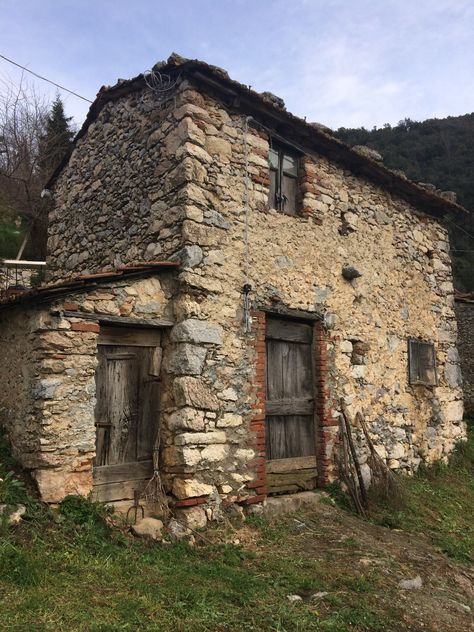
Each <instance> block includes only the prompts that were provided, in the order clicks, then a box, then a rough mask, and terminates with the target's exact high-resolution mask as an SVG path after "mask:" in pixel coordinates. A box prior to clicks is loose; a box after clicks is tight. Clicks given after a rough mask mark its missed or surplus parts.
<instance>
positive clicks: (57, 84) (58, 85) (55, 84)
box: [0, 53, 93, 103]
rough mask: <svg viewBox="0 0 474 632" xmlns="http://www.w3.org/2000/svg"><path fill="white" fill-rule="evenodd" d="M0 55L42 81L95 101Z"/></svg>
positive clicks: (79, 97) (76, 95)
mask: <svg viewBox="0 0 474 632" xmlns="http://www.w3.org/2000/svg"><path fill="white" fill-rule="evenodd" d="M0 57H1V58H2V59H4V60H5V61H7V62H8V63H9V64H13V65H14V66H17V67H18V68H21V69H22V70H25V71H26V72H29V73H30V75H33V76H34V77H37V78H38V79H41V80H42V81H46V82H48V83H50V84H51V85H53V86H56V88H60V89H61V90H65V91H66V92H69V94H72V95H74V96H75V97H77V98H78V99H82V100H83V101H87V103H93V101H91V100H90V99H86V97H83V96H81V95H80V94H78V93H77V92H74V91H73V90H69V89H68V88H65V87H64V86H61V85H60V84H59V83H56V82H54V81H51V79H47V78H46V77H43V76H42V75H38V73H36V72H33V71H32V70H30V69H29V68H26V66H22V65H21V64H18V63H17V62H16V61H13V60H12V59H8V57H5V55H2V54H1V53H0Z"/></svg>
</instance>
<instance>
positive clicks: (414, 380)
mask: <svg viewBox="0 0 474 632" xmlns="http://www.w3.org/2000/svg"><path fill="white" fill-rule="evenodd" d="M422 346H423V347H425V348H429V349H430V351H431V364H430V365H429V366H420V357H421V356H420V354H419V352H418V349H420V347H422ZM415 349H416V350H417V351H415ZM430 370H431V371H432V372H433V378H432V379H431V380H430V379H429V378H428V377H427V371H430ZM408 382H409V384H410V385H412V386H438V372H437V369H436V348H435V345H434V343H433V342H429V341H426V340H420V339H417V338H409V339H408Z"/></svg>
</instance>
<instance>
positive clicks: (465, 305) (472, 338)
mask: <svg viewBox="0 0 474 632" xmlns="http://www.w3.org/2000/svg"><path fill="white" fill-rule="evenodd" d="M456 317H457V321H458V337H459V341H458V348H459V355H460V358H461V371H462V377H463V391H464V407H465V409H466V411H467V412H473V411H474V298H473V296H472V295H471V296H469V298H467V299H461V298H459V299H456Z"/></svg>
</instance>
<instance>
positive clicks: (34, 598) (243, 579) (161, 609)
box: [0, 434, 474, 632]
mask: <svg viewBox="0 0 474 632" xmlns="http://www.w3.org/2000/svg"><path fill="white" fill-rule="evenodd" d="M473 457H474V445H473V437H472V434H471V437H470V442H469V443H468V444H466V445H465V446H463V447H461V448H460V449H459V450H458V452H457V453H456V456H455V457H454V458H453V460H452V463H451V464H450V465H449V466H447V467H436V468H433V469H431V470H429V471H424V472H421V473H420V474H418V475H417V476H416V477H414V478H412V479H406V485H407V489H408V492H407V498H408V500H407V504H406V506H404V507H403V508H401V509H396V510H395V509H393V508H391V507H389V506H386V507H382V508H380V509H379V510H378V513H377V514H374V517H373V519H374V520H376V521H378V522H379V523H380V524H390V526H401V527H403V528H404V529H408V530H412V531H422V532H428V533H429V535H430V537H432V539H433V540H434V541H435V542H436V543H437V544H438V545H439V546H440V547H441V548H443V550H445V551H446V552H447V553H448V554H449V555H451V556H453V557H455V558H456V559H460V560H464V561H466V560H469V559H470V556H471V555H472V525H473V524H474V520H473V518H474V516H473V514H472V512H473V504H474V503H473V500H474V470H473V463H474V459H473ZM9 459H10V460H9ZM6 462H8V466H7V467H6V466H5V463H6ZM2 463H3V465H2ZM13 466H14V464H13V462H12V461H11V457H10V456H9V455H8V453H7V451H6V448H5V445H4V443H1V441H0V477H3V478H4V480H5V474H6V472H7V471H10V469H11V467H13ZM2 475H3V476H2ZM13 480H16V479H14V477H11V476H10V477H9V481H10V482H8V483H7V484H6V487H5V490H6V492H4V493H6V494H7V495H8V497H9V498H10V499H11V500H12V501H14V502H18V501H19V499H20V498H21V499H22V500H23V501H24V503H25V504H26V505H27V507H28V514H27V520H26V521H24V522H23V523H22V524H21V525H19V526H18V527H16V528H14V529H9V530H6V529H5V530H3V531H2V532H1V533H0V629H1V630H19V631H23V630H35V631H36V630H40V631H43V630H45V631H48V630H58V629H59V630H72V631H75V630H80V631H82V630H94V631H95V630H98V631H104V632H106V631H109V630H110V631H114V632H115V631H116V630H137V629H140V630H158V631H160V632H167V631H168V630H169V631H173V632H181V631H183V632H188V631H192V632H195V631H196V632H200V631H203V632H204V631H213V632H224V631H225V632H227V631H235V632H246V631H251V630H252V631H253V630H262V631H269V632H272V631H291V632H293V631H295V632H298V631H303V630H304V631H306V630H315V631H330V632H347V631H348V630H354V631H356V632H357V631H358V632H377V631H386V632H391V631H392V630H393V631H395V630H399V629H408V628H407V627H404V624H403V621H404V619H403V616H404V614H403V608H404V606H403V604H398V605H397V603H396V600H393V601H392V600H390V599H388V600H385V601H383V600H382V599H380V596H381V595H384V594H385V591H386V590H387V589H388V584H387V575H384V574H383V573H380V572H378V571H377V569H375V568H366V567H363V566H361V567H358V566H357V564H351V563H348V562H347V560H349V559H354V560H357V559H358V558H359V557H360V555H361V553H360V552H359V551H358V549H359V542H358V539H355V538H354V537H352V536H350V535H345V536H344V538H343V539H342V540H339V541H338V542H339V544H338V545H337V546H338V548H339V549H342V550H343V554H342V555H343V556H342V557H341V560H342V563H341V561H340V562H339V564H337V563H335V558H334V553H333V552H331V549H330V547H329V548H328V550H327V551H326V550H325V549H324V548H319V545H318V547H317V548H316V549H315V551H316V553H315V552H314V551H313V550H312V549H311V550H310V552H309V553H308V552H305V551H304V549H302V548H301V547H300V546H295V545H296V544H298V543H299V542H301V540H300V535H301V534H300V531H298V523H297V521H294V520H291V519H288V520H280V521H278V522H274V523H271V524H270V523H268V522H267V521H266V520H264V519H262V518H259V517H253V518H251V519H249V521H248V523H247V528H248V529H249V531H250V532H251V533H252V537H253V538H254V540H253V542H254V544H253V545H247V546H241V545H231V544H208V543H206V544H203V543H202V542H201V543H199V542H198V544H199V545H198V546H196V547H191V546H189V545H187V544H183V543H174V544H168V545H166V544H160V545H156V544H151V543H147V542H143V541H139V540H134V539H132V538H131V537H130V536H129V535H128V534H127V533H126V532H125V531H122V530H120V529H116V528H111V527H110V526H109V523H110V520H109V515H108V513H107V512H106V510H105V509H104V507H103V506H102V505H100V504H97V503H90V502H88V501H85V500H84V499H81V498H78V497H69V498H67V499H66V500H65V501H64V502H63V503H62V505H61V506H60V508H59V509H58V511H57V512H55V513H52V512H51V511H49V510H47V509H45V508H44V507H43V506H42V505H41V504H40V503H38V502H37V501H35V500H34V499H32V498H30V497H29V496H28V494H27V487H25V486H24V485H23V486H20V487H18V486H16V485H15V484H13V483H12V481H13ZM0 502H1V501H0ZM336 519H337V517H336ZM341 519H343V518H341ZM300 524H302V523H300ZM372 528H374V527H372ZM219 529H221V527H218V530H219ZM209 537H211V534H209ZM304 537H306V538H309V539H310V540H311V534H309V535H308V532H307V534H306V536H304ZM322 542H324V540H322ZM320 591H324V592H325V593H328V594H327V596H326V597H325V598H324V599H319V600H318V599H316V600H315V599H314V598H313V597H312V596H313V595H314V594H315V593H318V592H320ZM292 594H298V595H300V596H302V597H303V601H300V602H296V603H291V602H290V601H289V600H288V599H287V596H288V595H292ZM410 629H417V628H410Z"/></svg>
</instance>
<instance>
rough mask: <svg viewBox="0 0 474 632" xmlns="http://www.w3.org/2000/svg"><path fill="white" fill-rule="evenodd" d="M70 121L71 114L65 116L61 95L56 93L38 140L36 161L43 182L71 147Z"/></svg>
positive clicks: (71, 131)
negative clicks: (43, 129) (43, 130)
mask: <svg viewBox="0 0 474 632" xmlns="http://www.w3.org/2000/svg"><path fill="white" fill-rule="evenodd" d="M71 121H72V116H66V114H65V112H64V104H63V102H62V101H61V97H60V96H59V95H56V99H55V100H54V101H53V104H52V106H51V110H50V112H49V115H48V117H47V119H46V123H45V132H44V134H43V135H42V136H41V138H40V142H39V156H38V162H39V167H40V170H41V175H42V177H43V179H44V182H47V180H48V178H49V177H50V176H51V174H52V173H53V171H54V170H55V169H56V167H57V166H58V165H59V163H60V162H61V160H62V159H63V157H64V156H65V155H66V154H67V153H68V152H69V151H70V149H71V145H72V139H73V137H74V131H73V129H72V128H71Z"/></svg>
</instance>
